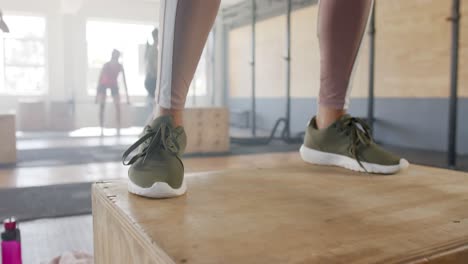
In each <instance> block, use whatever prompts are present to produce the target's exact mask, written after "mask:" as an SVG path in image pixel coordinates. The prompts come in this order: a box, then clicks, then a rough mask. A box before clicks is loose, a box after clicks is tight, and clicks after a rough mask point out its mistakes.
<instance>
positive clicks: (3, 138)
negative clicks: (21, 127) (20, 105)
mask: <svg viewBox="0 0 468 264" xmlns="http://www.w3.org/2000/svg"><path fill="white" fill-rule="evenodd" d="M15 162H16V125H15V115H13V114H0V164H10V163H15Z"/></svg>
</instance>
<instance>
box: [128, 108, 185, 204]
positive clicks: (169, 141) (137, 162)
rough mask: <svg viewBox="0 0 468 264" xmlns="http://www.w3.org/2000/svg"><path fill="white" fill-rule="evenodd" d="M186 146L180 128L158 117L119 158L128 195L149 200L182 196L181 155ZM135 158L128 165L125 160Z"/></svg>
mask: <svg viewBox="0 0 468 264" xmlns="http://www.w3.org/2000/svg"><path fill="white" fill-rule="evenodd" d="M186 145H187V136H186V134H185V131H184V128H183V127H177V128H174V126H173V122H172V117H171V116H160V117H158V118H156V119H155V120H154V121H153V122H152V123H151V124H150V125H149V126H146V127H145V129H144V131H143V134H142V136H141V137H140V139H138V141H137V142H135V143H134V144H133V145H132V146H130V147H129V148H128V149H127V150H126V151H125V153H124V154H123V156H122V161H123V163H124V165H131V166H130V168H129V170H128V178H129V181H128V191H129V192H131V193H134V194H137V195H141V196H145V197H150V198H169V197H175V196H180V195H183V194H184V193H185V192H186V190H187V186H186V184H185V180H184V164H183V163H182V160H181V155H182V154H183V153H184V150H185V147H186ZM135 150H137V152H138V153H137V154H136V155H135V156H133V157H132V158H130V160H128V161H127V157H128V156H129V155H130V154H131V153H132V152H133V151H135Z"/></svg>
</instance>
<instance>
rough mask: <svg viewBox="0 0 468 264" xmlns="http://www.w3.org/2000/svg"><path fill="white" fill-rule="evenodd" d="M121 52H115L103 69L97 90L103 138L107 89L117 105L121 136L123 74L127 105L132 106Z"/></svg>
mask: <svg viewBox="0 0 468 264" xmlns="http://www.w3.org/2000/svg"><path fill="white" fill-rule="evenodd" d="M119 58H120V51H118V50H115V49H114V50H113V51H112V56H111V59H110V61H108V62H106V63H105V64H104V66H103V67H102V69H101V73H100V75H99V79H98V86H97V89H96V91H97V92H96V103H99V126H100V127H101V136H103V135H104V109H105V105H106V97H107V89H110V91H111V95H112V98H113V100H114V105H115V115H116V123H117V135H120V93H119V84H118V77H119V74H120V73H122V77H123V82H124V87H125V94H126V96H127V103H128V104H130V98H129V96H128V88H127V80H126V78H125V71H124V68H123V66H122V64H120V62H119Z"/></svg>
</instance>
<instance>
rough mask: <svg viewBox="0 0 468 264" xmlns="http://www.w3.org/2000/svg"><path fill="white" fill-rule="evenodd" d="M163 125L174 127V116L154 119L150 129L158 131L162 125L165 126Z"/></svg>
mask: <svg viewBox="0 0 468 264" xmlns="http://www.w3.org/2000/svg"><path fill="white" fill-rule="evenodd" d="M163 123H166V124H169V126H170V127H173V125H172V116H170V115H163V116H160V117H158V118H156V119H154V120H153V121H152V122H151V124H150V127H151V128H152V129H158V128H159V127H160V126H161V124H163Z"/></svg>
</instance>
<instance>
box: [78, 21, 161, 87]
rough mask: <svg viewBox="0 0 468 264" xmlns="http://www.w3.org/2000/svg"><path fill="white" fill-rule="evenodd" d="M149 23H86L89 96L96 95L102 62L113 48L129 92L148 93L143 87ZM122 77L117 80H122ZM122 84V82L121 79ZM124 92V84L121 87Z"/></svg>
mask: <svg viewBox="0 0 468 264" xmlns="http://www.w3.org/2000/svg"><path fill="white" fill-rule="evenodd" d="M153 29H154V26H153V25H150V24H135V23H120V22H110V21H100V20H89V21H88V22H87V24H86V41H87V45H88V46H87V48H88V78H87V81H88V85H87V86H88V94H89V95H95V94H96V86H97V81H98V78H99V73H100V71H101V68H102V66H103V65H104V63H106V62H107V61H109V59H110V57H111V53H112V50H113V49H117V50H119V51H120V52H121V58H120V62H121V63H122V64H123V66H124V69H125V75H126V77H127V84H128V93H129V94H130V95H141V96H145V95H146V94H147V92H146V89H145V87H144V79H145V72H146V71H145V60H144V54H145V49H146V44H147V43H148V42H149V43H151V42H152V36H151V32H152V31H153ZM121 78H122V77H120V79H121ZM120 82H121V80H120ZM120 87H121V88H122V89H123V85H120Z"/></svg>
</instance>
